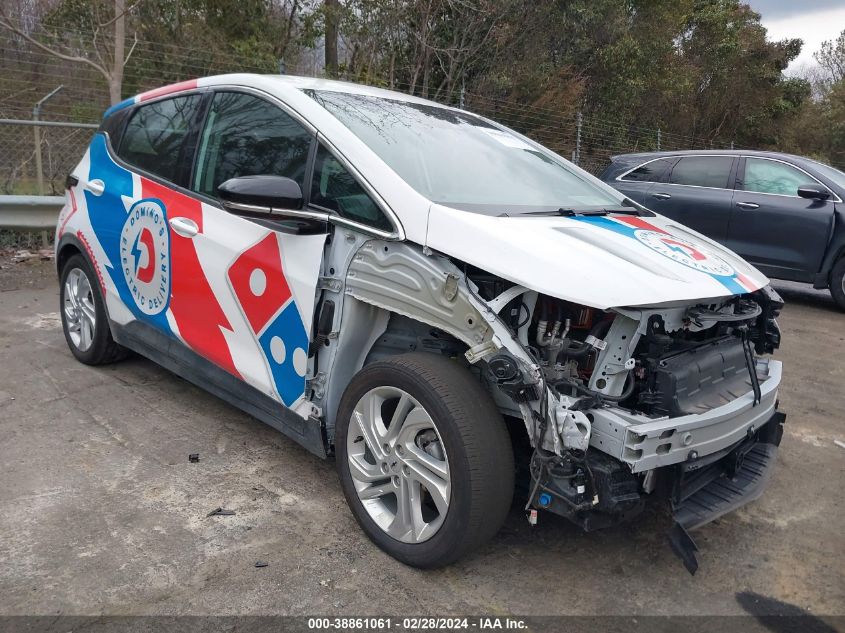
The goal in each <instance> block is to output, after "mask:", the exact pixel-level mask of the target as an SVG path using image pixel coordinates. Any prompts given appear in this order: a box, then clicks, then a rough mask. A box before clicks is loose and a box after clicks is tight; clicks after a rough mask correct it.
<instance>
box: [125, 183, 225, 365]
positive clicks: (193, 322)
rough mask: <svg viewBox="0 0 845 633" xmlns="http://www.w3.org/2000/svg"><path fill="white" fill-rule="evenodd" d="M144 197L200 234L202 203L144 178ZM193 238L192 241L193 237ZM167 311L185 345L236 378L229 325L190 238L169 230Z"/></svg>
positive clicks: (142, 189) (201, 227)
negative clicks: (225, 333)
mask: <svg viewBox="0 0 845 633" xmlns="http://www.w3.org/2000/svg"><path fill="white" fill-rule="evenodd" d="M141 192H142V195H143V196H144V197H145V198H158V199H159V200H161V201H162V203H164V207H165V209H166V210H167V216H168V217H174V216H180V217H185V218H188V219H190V220H193V221H194V222H196V223H197V227H199V233H198V234H197V235H198V236H199V235H200V234H202V230H203V223H202V204H201V203H200V202H199V200H194V199H193V198H190V197H188V196H185V195H183V194H181V193H178V192H176V191H173V190H172V189H168V188H167V187H164V186H162V185H159V184H158V183H155V182H153V181H151V180H147V179H146V178H141ZM194 239H196V238H194ZM170 264H171V265H170V271H171V280H170V293H171V294H170V311H171V313H172V314H173V318H174V320H175V321H176V325H177V326H178V327H179V334H180V335H181V336H182V338H183V339H184V341H185V343H187V344H188V346H189V347H190V348H191V349H193V350H194V351H196V352H197V353H198V354H200V355H201V356H204V357H205V358H207V359H209V360H210V361H212V362H213V363H215V364H216V365H218V366H219V367H222V368H223V369H225V370H226V371H228V372H229V373H230V374H233V375H235V376H238V377H240V373H239V372H238V370H237V369H235V364H234V362H233V361H232V353H231V352H230V351H229V344H228V343H227V342H226V337H224V336H223V332H222V331H221V328H224V329H226V330H229V331H231V330H232V326H231V325H230V324H229V320H228V319H227V318H226V315H225V314H224V313H223V309H222V308H221V307H220V304H219V303H218V301H217V297H215V296H214V291H213V290H212V289H211V286H210V285H209V283H208V279H206V276H205V272H204V271H203V269H202V265H201V264H200V261H199V257H198V256H197V251H196V248H195V247H194V242H193V239H192V238H189V237H182V236H181V235H179V234H178V233H176V232H175V231H173V230H172V229H171V231H170Z"/></svg>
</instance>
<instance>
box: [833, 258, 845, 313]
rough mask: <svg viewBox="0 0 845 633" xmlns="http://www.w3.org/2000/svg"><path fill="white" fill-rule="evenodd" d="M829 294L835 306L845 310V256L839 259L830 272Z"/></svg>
mask: <svg viewBox="0 0 845 633" xmlns="http://www.w3.org/2000/svg"><path fill="white" fill-rule="evenodd" d="M830 294H831V296H832V297H833V300H834V301H835V302H836V305H838V306H839V308H840V309H842V310H845V256H842V257H840V258H839V261H837V262H836V263H835V264H834V265H833V269H832V270H831V271H830Z"/></svg>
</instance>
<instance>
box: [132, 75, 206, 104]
mask: <svg viewBox="0 0 845 633" xmlns="http://www.w3.org/2000/svg"><path fill="white" fill-rule="evenodd" d="M197 81H198V80H196V79H189V80H188V81H180V82H179V83H178V84H171V85H169V86H164V87H162V88H156V89H155V90H150V91H148V92H142V93H141V94H140V95H138V101H147V100H148V99H155V98H156V97H163V96H164V95H169V94H171V93H173V92H181V91H182V90H191V89H193V88H196V87H197Z"/></svg>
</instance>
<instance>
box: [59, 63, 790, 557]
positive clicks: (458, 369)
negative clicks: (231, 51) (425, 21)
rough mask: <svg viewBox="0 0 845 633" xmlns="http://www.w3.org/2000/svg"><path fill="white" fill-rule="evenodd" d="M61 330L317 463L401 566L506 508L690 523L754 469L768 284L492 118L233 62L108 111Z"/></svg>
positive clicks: (770, 321) (771, 305)
mask: <svg viewBox="0 0 845 633" xmlns="http://www.w3.org/2000/svg"><path fill="white" fill-rule="evenodd" d="M56 244H57V258H56V259H57V264H58V272H59V275H60V280H61V284H60V295H61V296H60V300H61V314H62V322H63V327H64V333H65V337H66V339H67V343H68V345H69V347H70V350H71V352H72V353H73V354H74V356H75V357H76V358H77V359H79V360H80V361H81V362H83V363H87V364H90V365H98V364H102V363H108V362H112V361H116V360H118V359H120V358H122V357H123V356H124V355H125V354H126V353H127V350H132V351H134V352H137V353H139V354H142V355H143V356H146V357H148V358H150V359H152V360H153V361H155V362H157V363H159V364H161V365H163V366H164V367H166V368H167V369H169V370H171V371H172V372H174V373H176V374H178V375H179V376H182V377H184V378H185V379H187V380H190V381H192V382H194V383H196V384H198V385H201V386H203V387H204V388H206V389H207V390H208V391H210V392H212V393H214V394H216V395H217V396H219V397H221V398H223V399H224V400H226V401H228V402H231V403H233V404H234V405H236V406H238V407H240V408H241V409H243V410H244V411H246V412H248V413H250V414H252V415H253V416H255V417H256V418H259V419H260V420H262V421H264V422H266V423H267V424H269V425H271V426H273V427H275V428H276V429H278V430H279V431H281V432H283V433H284V434H286V435H287V436H289V437H291V438H293V439H294V440H296V441H297V442H299V443H300V444H302V445H303V446H304V447H305V448H307V449H308V450H309V451H311V452H313V453H315V454H317V455H319V456H321V457H328V456H334V458H335V459H336V462H337V468H338V471H339V475H340V481H341V485H342V487H343V492H344V494H345V495H346V499H347V500H348V502H349V506H350V508H351V510H352V513H353V514H354V515H355V518H356V519H357V521H358V523H359V524H360V526H361V528H362V529H363V530H364V532H366V534H367V535H368V536H369V537H370V538H371V539H372V540H373V541H374V542H375V543H376V545H378V546H379V547H381V548H382V549H383V550H385V551H386V552H388V553H389V554H390V555H392V556H394V557H395V558H397V559H398V560H400V561H402V562H404V563H407V564H409V565H414V566H418V567H434V566H440V565H445V564H448V563H450V562H452V561H455V560H456V559H458V558H459V557H461V556H463V555H465V554H466V553H467V552H469V551H470V550H472V549H473V548H475V547H478V546H479V545H480V544H482V543H484V542H485V541H487V540H488V539H490V538H491V537H492V536H493V535H494V534H495V533H496V532H497V530H498V529H499V527H500V526H501V524H502V522H503V521H504V519H505V517H506V515H507V513H508V510H509V508H510V507H511V504H512V501H513V500H514V495H515V493H514V490H515V484H516V490H517V493H516V495H517V501H518V503H519V505H520V506H524V507H525V509H526V511H527V512H528V516H529V519H530V520H531V521H532V523H533V522H536V520H537V513H538V511H541V512H542V511H544V512H553V513H555V514H558V515H561V516H564V517H567V518H568V519H570V520H571V521H573V522H575V523H576V524H578V525H580V526H581V527H582V528H584V529H585V530H595V529H599V528H603V527H606V526H610V525H614V524H617V523H619V522H621V521H627V520H631V519H633V518H634V517H635V516H636V515H637V514H638V513H640V512H641V511H642V510H643V508H644V506H645V505H646V504H648V503H654V504H661V505H662V506H663V507H665V508H666V509H667V510H668V512H669V513H671V515H672V516H673V517H674V523H673V527H672V529H671V530H670V531H669V535H668V536H669V542H670V543H671V545H672V547H673V549H674V551H675V552H676V553H677V554H678V555H679V556H680V557H681V558H682V560H683V561H684V563H685V565H686V567H687V569H689V570H690V571H691V572H694V571H695V569H696V568H697V561H696V558H695V554H694V552H695V543H694V542H693V540H692V539H691V537H690V535H689V531H690V530H692V529H694V528H698V527H700V526H702V525H703V524H705V523H707V522H708V521H711V520H712V519H714V518H715V517H718V516H720V515H722V514H723V513H725V512H728V511H730V510H732V509H734V508H736V507H738V506H740V505H742V504H744V503H747V502H748V501H750V500H752V499H755V498H756V497H758V496H759V495H760V494H761V492H762V490H763V488H764V487H765V485H766V482H767V479H768V477H769V474H770V472H771V469H772V467H773V464H774V462H775V457H776V453H777V446H778V444H779V443H780V440H781V436H782V432H783V431H782V424H783V422H784V419H785V416H784V415H783V413H779V412H778V411H777V397H778V396H777V394H778V385H779V383H780V379H781V363H780V362H778V361H776V360H772V359H770V358H768V357H767V355H768V354H771V353H772V352H773V350H774V349H775V348H776V347H777V346H778V344H779V338H780V335H779V330H778V326H777V323H776V317H777V316H778V312H779V310H780V309H781V307H782V305H783V304H782V301H781V300H780V298H779V297H778V295H777V294H776V293H775V292H774V291H772V290H771V288H770V287H769V286H768V282H767V280H766V278H765V277H764V276H763V275H762V274H760V273H759V272H758V271H757V270H756V269H754V268H753V267H751V266H750V265H748V264H747V263H745V262H744V261H743V260H742V259H740V258H739V257H738V256H736V255H734V254H733V253H732V252H730V251H727V250H725V249H724V248H722V247H720V246H719V245H717V244H716V243H715V242H713V241H711V240H709V239H707V238H706V237H703V236H702V235H700V234H698V233H696V232H694V231H692V230H690V229H687V228H685V227H684V226H682V225H681V224H678V223H677V222H674V221H671V220H668V219H666V218H664V217H661V216H659V215H655V214H654V213H652V212H650V211H648V210H646V209H645V208H644V207H642V206H640V205H638V204H637V203H635V202H633V201H631V200H629V199H628V198H626V197H625V196H624V195H622V194H621V193H619V192H617V191H616V190H614V189H612V188H611V187H609V186H608V185H606V184H604V183H602V182H601V181H599V180H598V179H596V178H593V177H592V176H590V175H589V174H587V173H586V172H584V171H582V170H580V169H578V168H577V167H575V166H573V165H572V164H570V163H568V162H567V161H566V160H564V159H562V158H561V157H559V156H557V155H556V154H554V153H552V152H551V151H549V150H547V149H545V148H544V147H542V146H540V145H538V144H537V143H534V142H533V141H531V140H529V139H527V138H525V137H523V136H521V135H519V134H517V133H515V132H513V131H511V130H508V129H506V128H504V127H502V126H500V125H497V124H496V123H494V122H492V121H489V120H487V119H483V118H481V117H478V116H475V115H473V114H470V113H468V112H464V111H461V110H457V109H454V108H449V107H445V106H442V105H438V104H435V103H432V102H429V101H425V100H422V99H418V98H415V97H410V96H407V95H403V94H398V93H394V92H388V91H384V90H378V89H375V88H368V87H364V86H356V85H351V84H346V83H338V82H331V81H324V80H318V79H304V78H295V77H279V76H258V75H226V76H220V77H212V78H207V79H200V80H195V81H190V82H185V83H182V84H177V85H173V86H169V87H166V88H162V89H159V90H154V91H152V92H147V93H144V94H141V95H139V96H137V97H135V98H132V99H129V100H127V101H124V102H122V103H120V104H118V105H116V106H113V107H112V108H111V109H109V110H108V111H107V112H106V113H105V117H104V119H103V123H102V126H101V128H100V130H99V131H98V133H97V134H96V135H95V136H94V138H93V140H92V141H91V145H90V147H89V148H88V151H87V152H86V153H85V156H84V157H83V158H82V161H81V162H80V163H79V165H78V166H77V167H76V168H75V169H74V170H73V173H72V174H70V176H69V177H68V183H67V202H66V205H65V207H64V209H63V210H62V212H61V215H60V217H59V222H58V227H57V240H56Z"/></svg>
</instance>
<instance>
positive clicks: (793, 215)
mask: <svg viewBox="0 0 845 633" xmlns="http://www.w3.org/2000/svg"><path fill="white" fill-rule="evenodd" d="M741 163H742V164H741V165H740V172H739V178H738V179H737V186H736V191H735V192H734V196H733V208H732V211H731V222H730V230H729V234H728V241H727V246H728V247H729V248H730V249H732V250H734V251H735V252H736V253H738V254H739V255H741V256H742V257H744V258H745V259H747V260H748V261H749V262H751V263H752V264H754V265H755V266H758V267H759V268H760V269H761V270H762V271H763V272H764V273H766V274H768V275H771V276H772V277H778V278H781V279H794V280H798V281H810V280H812V279H813V277H814V276H815V273H817V272H818V270H819V267H820V266H821V260H822V257H824V253H825V248H826V247H827V242H828V239H829V238H830V234H831V231H832V227H833V218H834V214H833V206H834V203H833V201H831V200H807V199H805V198H800V197H799V196H798V187H800V186H801V185H805V184H811V183H814V182H815V181H814V179H813V178H812V177H811V176H809V175H808V174H806V173H805V172H803V171H802V170H800V169H798V168H796V167H794V166H793V165H789V164H787V163H784V162H782V161H779V160H772V159H768V158H760V157H745V158H743V159H742V161H741Z"/></svg>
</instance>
